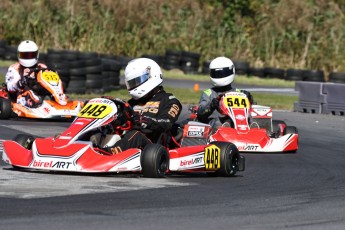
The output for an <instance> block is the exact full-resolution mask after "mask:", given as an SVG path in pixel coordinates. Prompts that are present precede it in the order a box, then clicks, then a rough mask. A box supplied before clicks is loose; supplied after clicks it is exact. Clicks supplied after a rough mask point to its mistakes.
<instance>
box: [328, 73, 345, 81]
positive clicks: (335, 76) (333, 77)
mask: <svg viewBox="0 0 345 230" xmlns="http://www.w3.org/2000/svg"><path fill="white" fill-rule="evenodd" d="M328 81H329V82H333V83H345V73H343V72H331V73H330V74H329V76H328Z"/></svg>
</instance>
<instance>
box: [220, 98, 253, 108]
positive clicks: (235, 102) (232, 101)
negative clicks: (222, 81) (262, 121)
mask: <svg viewBox="0 0 345 230" xmlns="http://www.w3.org/2000/svg"><path fill="white" fill-rule="evenodd" d="M223 102H224V104H225V105H226V106H227V107H232V108H249V100H248V98H246V97H243V96H226V97H224V101H223Z"/></svg>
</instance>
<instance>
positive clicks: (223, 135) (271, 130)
mask: <svg viewBox="0 0 345 230" xmlns="http://www.w3.org/2000/svg"><path fill="white" fill-rule="evenodd" d="M219 99H220V100H219V112H220V113H221V114H222V115H223V117H222V118H221V120H222V124H223V125H222V126H220V127H218V128H217V130H213V129H212V128H211V126H209V125H207V124H203V123H201V122H197V114H196V111H197V106H194V107H192V108H191V111H192V114H191V119H192V121H190V122H189V123H188V124H187V125H186V126H185V136H186V137H188V138H189V139H190V140H194V142H195V141H197V140H198V138H200V137H202V140H204V139H205V138H206V139H208V141H209V142H213V141H229V142H231V143H233V144H235V145H236V147H237V148H238V150H239V151H240V152H258V153H282V152H296V151H297V150H298V131H297V128H296V127H295V126H288V125H286V123H285V122H284V121H282V120H272V108H270V107H268V106H262V105H251V103H250V102H249V100H248V98H247V96H246V94H244V93H241V92H228V93H225V94H224V95H221V96H220V97H219Z"/></svg>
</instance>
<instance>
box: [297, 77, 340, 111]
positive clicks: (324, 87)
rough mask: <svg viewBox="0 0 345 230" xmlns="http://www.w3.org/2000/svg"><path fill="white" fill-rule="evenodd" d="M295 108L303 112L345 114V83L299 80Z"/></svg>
mask: <svg viewBox="0 0 345 230" xmlns="http://www.w3.org/2000/svg"><path fill="white" fill-rule="evenodd" d="M295 90H296V91H298V92H299V98H298V102H296V103H295V108H294V110H295V111H297V112H302V113H317V114H332V115H340V116H344V115H345V100H344V98H345V84H338V83H319V82H303V81H298V82H296V85H295Z"/></svg>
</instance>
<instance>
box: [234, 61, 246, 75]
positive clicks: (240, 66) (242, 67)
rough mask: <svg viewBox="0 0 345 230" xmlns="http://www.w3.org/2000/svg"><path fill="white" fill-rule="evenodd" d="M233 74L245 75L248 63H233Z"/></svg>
mask: <svg viewBox="0 0 345 230" xmlns="http://www.w3.org/2000/svg"><path fill="white" fill-rule="evenodd" d="M234 66H235V73H236V74H239V75H247V74H248V69H249V62H247V61H234Z"/></svg>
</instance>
